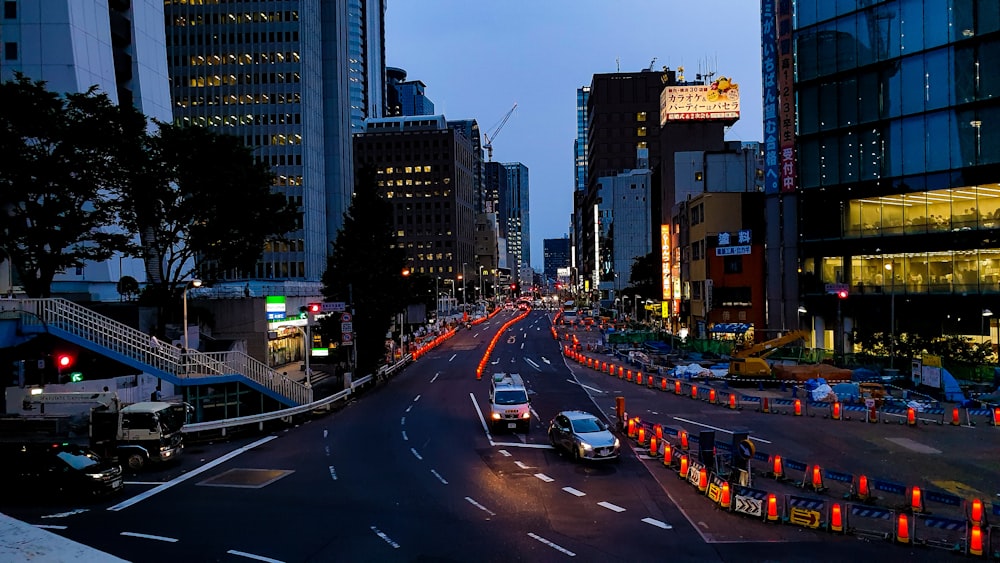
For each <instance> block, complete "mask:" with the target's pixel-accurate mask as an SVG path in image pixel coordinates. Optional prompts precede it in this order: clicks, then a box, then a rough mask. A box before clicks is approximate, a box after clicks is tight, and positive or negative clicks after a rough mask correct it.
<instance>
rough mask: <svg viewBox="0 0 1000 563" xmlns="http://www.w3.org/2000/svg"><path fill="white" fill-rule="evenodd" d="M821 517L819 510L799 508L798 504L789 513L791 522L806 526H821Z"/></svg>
mask: <svg viewBox="0 0 1000 563" xmlns="http://www.w3.org/2000/svg"><path fill="white" fill-rule="evenodd" d="M820 518H821V516H820V513H819V511H816V510H809V509H806V508H799V507H797V506H793V507H792V510H791V511H790V512H789V513H788V521H789V522H791V523H792V524H798V525H799V526H805V527H806V528H819V520H820Z"/></svg>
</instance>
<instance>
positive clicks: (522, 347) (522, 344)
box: [521, 342, 524, 350]
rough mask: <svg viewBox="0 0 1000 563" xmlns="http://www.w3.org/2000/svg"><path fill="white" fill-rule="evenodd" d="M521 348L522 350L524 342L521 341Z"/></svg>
mask: <svg viewBox="0 0 1000 563" xmlns="http://www.w3.org/2000/svg"><path fill="white" fill-rule="evenodd" d="M521 349H522V350H524V342H522V343H521Z"/></svg>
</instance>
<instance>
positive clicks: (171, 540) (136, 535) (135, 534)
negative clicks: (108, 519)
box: [121, 532, 177, 543]
mask: <svg viewBox="0 0 1000 563" xmlns="http://www.w3.org/2000/svg"><path fill="white" fill-rule="evenodd" d="M121 535H123V536H129V537H133V538H142V539H144V540H156V541H165V542H169V543H177V540H176V539H175V538H168V537H166V536H154V535H152V534H140V533H138V532H122V533H121Z"/></svg>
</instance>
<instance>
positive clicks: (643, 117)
mask: <svg viewBox="0 0 1000 563" xmlns="http://www.w3.org/2000/svg"><path fill="white" fill-rule="evenodd" d="M635 120H636V121H646V112H644V111H640V112H639V113H637V114H635Z"/></svg>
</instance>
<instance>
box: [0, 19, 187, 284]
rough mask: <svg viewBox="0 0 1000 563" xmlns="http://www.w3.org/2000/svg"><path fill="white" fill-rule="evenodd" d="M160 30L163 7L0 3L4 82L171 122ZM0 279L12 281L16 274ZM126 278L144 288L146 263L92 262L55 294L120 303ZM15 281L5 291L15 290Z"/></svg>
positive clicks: (61, 278) (62, 278)
mask: <svg viewBox="0 0 1000 563" xmlns="http://www.w3.org/2000/svg"><path fill="white" fill-rule="evenodd" d="M162 22H163V3H162V2H148V1H147V2H109V1H108V0H92V1H89V2H77V1H75V0H49V1H46V2H3V14H2V19H0V37H2V38H3V39H2V41H3V56H2V57H0V79H2V80H10V79H12V78H13V76H14V72H21V73H23V74H24V75H25V76H27V77H28V78H30V79H32V80H44V81H45V82H46V87H47V88H48V89H49V90H50V91H53V92H56V93H59V94H63V93H67V92H70V93H72V92H85V91H87V89H89V88H90V87H91V86H97V88H98V90H99V91H100V92H101V93H104V94H107V96H108V97H109V98H110V99H111V100H112V101H113V102H115V103H119V104H132V105H134V106H135V107H136V108H138V109H139V110H140V111H142V112H143V113H144V114H145V115H146V116H147V117H149V118H152V119H157V120H160V121H165V122H170V121H171V119H172V115H171V104H170V95H169V86H168V77H167V60H166V58H165V57H164V54H163V53H164V33H163V24H162ZM0 271H2V272H4V273H0V276H3V275H5V274H6V275H7V276H8V277H9V275H10V272H11V270H10V269H9V268H3V269H2V270H0ZM122 276H131V277H133V278H135V279H136V280H138V281H139V282H145V281H146V273H145V268H144V266H143V264H142V261H141V260H139V259H134V258H133V259H128V258H123V257H120V256H115V257H113V258H111V259H110V260H107V261H104V262H87V263H85V264H84V265H83V266H80V267H78V268H75V269H73V270H71V271H66V272H62V273H60V274H57V275H56V277H55V279H54V280H53V283H52V291H53V293H54V294H59V295H64V296H65V295H71V296H72V297H73V298H74V299H80V300H95V301H101V300H114V301H117V300H119V299H120V295H119V294H118V292H117V289H116V284H117V282H118V280H119V279H121V277H122ZM11 281H12V280H10V279H8V280H7V283H0V287H10V286H11ZM70 292H71V293H70Z"/></svg>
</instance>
